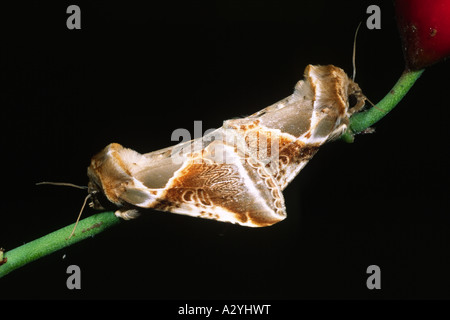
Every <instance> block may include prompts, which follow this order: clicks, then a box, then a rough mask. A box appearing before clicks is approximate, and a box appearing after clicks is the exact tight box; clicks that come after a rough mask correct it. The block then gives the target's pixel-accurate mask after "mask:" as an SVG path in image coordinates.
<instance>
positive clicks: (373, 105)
mask: <svg viewBox="0 0 450 320" xmlns="http://www.w3.org/2000/svg"><path fill="white" fill-rule="evenodd" d="M365 98H366V101H368V102H369V103H370V104H371V105H372V107H374V108H375V109H377V110H378V111H381V112H384V110H381V109H380V108H378V107H377V106H376V105H375V104H374V103H373V102H372V101H370V100H369V99H368V98H367V97H365Z"/></svg>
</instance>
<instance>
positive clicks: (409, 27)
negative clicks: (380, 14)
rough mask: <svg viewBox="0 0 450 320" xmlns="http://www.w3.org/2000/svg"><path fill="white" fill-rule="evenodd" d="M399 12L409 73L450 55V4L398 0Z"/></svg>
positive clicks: (436, 0) (446, 1)
mask: <svg viewBox="0 0 450 320" xmlns="http://www.w3.org/2000/svg"><path fill="white" fill-rule="evenodd" d="M395 10H396V15H397V23H398V28H399V31H400V37H401V39H402V45H403V53H404V55H405V60H406V67H407V68H408V69H411V70H419V69H423V68H425V67H427V66H429V65H431V64H433V63H436V62H438V61H440V60H442V59H444V58H445V57H448V56H449V55H450V0H396V1H395Z"/></svg>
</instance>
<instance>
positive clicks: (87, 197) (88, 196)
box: [67, 194, 91, 240]
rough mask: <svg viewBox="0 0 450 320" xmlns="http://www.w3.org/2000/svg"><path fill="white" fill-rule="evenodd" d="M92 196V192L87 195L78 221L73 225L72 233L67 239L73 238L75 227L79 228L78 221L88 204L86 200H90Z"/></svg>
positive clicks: (78, 219)
mask: <svg viewBox="0 0 450 320" xmlns="http://www.w3.org/2000/svg"><path fill="white" fill-rule="evenodd" d="M90 197H91V194H88V195H87V196H86V198H84V202H83V205H82V206H81V210H80V213H79V214H78V218H77V221H76V222H75V225H74V226H73V230H72V233H71V234H70V236H69V238H67V240H69V239H70V238H72V236H73V234H74V232H75V229H76V228H77V225H78V222H79V221H80V217H81V214H82V213H83V210H84V207H85V206H86V202H87V201H88V199H89V198H90Z"/></svg>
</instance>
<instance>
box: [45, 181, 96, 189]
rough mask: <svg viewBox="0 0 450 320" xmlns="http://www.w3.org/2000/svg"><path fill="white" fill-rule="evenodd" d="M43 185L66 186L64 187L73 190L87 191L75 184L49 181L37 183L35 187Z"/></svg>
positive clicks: (84, 187)
mask: <svg viewBox="0 0 450 320" xmlns="http://www.w3.org/2000/svg"><path fill="white" fill-rule="evenodd" d="M43 184H51V185H53V186H66V187H73V188H78V189H83V190H85V189H87V188H88V187H87V186H78V185H76V184H73V183H68V182H49V181H42V182H37V183H36V185H37V186H40V185H43Z"/></svg>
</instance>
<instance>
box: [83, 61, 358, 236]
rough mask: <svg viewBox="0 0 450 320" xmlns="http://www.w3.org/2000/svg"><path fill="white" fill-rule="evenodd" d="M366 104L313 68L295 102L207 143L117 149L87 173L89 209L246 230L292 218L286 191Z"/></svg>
mask: <svg viewBox="0 0 450 320" xmlns="http://www.w3.org/2000/svg"><path fill="white" fill-rule="evenodd" d="M365 100H366V97H365V96H364V95H363V94H362V91H361V89H360V88H359V86H358V84H356V83H355V82H354V81H353V80H351V79H350V78H349V77H348V76H347V75H346V73H345V72H344V71H343V70H342V69H340V68H338V67H335V66H333V65H328V66H313V65H308V66H307V67H306V69H305V72H304V79H303V80H300V81H299V82H298V83H297V84H296V86H295V90H294V93H293V94H292V95H290V96H289V97H287V98H285V99H283V100H281V101H279V102H277V103H275V104H273V105H271V106H269V107H267V108H265V109H262V110H261V111H258V112H256V113H255V114H252V115H251V116H249V117H246V118H241V119H233V120H227V121H224V123H223V126H222V127H221V128H219V129H216V130H215V131H213V132H211V133H209V134H206V135H205V136H203V137H202V138H198V139H194V140H191V141H188V142H181V143H180V144H178V145H175V146H172V147H169V148H165V149H162V150H158V151H154V152H150V153H146V154H140V153H138V152H136V151H134V150H131V149H127V148H124V147H122V146H121V145H119V144H117V143H112V144H110V145H108V146H107V147H106V148H105V149H103V150H102V151H101V152H100V153H98V154H97V155H95V156H94V157H93V158H92V161H91V164H90V166H89V168H88V171H87V173H88V177H89V183H88V192H89V195H88V197H90V198H91V203H90V206H91V207H93V208H95V209H99V210H101V209H104V203H105V201H106V202H107V203H110V204H111V203H112V204H114V205H115V206H116V207H117V208H118V209H117V211H116V212H115V214H116V215H117V216H118V217H121V218H123V219H132V218H135V217H136V216H138V214H139V211H141V208H152V209H156V210H160V211H168V212H173V213H178V214H184V215H189V216H194V217H200V218H209V219H215V220H218V221H223V222H231V223H237V224H240V225H243V226H248V227H263V226H270V225H272V224H274V223H277V222H279V221H281V220H283V219H284V218H286V207H285V204H284V198H283V194H282V191H283V190H284V189H285V188H286V186H287V185H288V184H289V183H290V182H291V181H292V180H293V179H294V178H295V176H296V175H297V174H298V173H299V172H300V170H301V169H302V168H303V167H304V166H305V165H306V163H307V162H308V161H309V160H310V159H311V158H312V157H313V156H314V154H315V153H316V152H317V150H318V149H319V147H320V146H321V145H322V144H324V143H325V142H327V141H330V140H333V139H336V138H338V137H339V136H340V135H341V134H342V133H344V132H345V131H346V130H347V128H348V125H349V117H350V116H351V115H352V114H353V113H355V112H357V111H359V110H361V108H362V107H363V106H364V104H365Z"/></svg>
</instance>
